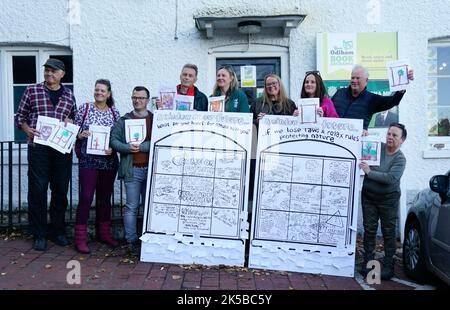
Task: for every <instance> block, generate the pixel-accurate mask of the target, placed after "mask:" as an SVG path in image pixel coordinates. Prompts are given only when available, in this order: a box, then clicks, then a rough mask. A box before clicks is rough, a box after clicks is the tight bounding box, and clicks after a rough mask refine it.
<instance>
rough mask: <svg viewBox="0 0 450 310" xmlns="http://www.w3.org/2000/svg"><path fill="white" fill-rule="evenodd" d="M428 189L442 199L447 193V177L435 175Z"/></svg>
mask: <svg viewBox="0 0 450 310" xmlns="http://www.w3.org/2000/svg"><path fill="white" fill-rule="evenodd" d="M430 188H431V190H432V191H433V192H436V193H438V194H439V195H440V196H441V198H443V199H444V197H445V196H447V195H448V192H449V176H448V175H435V176H433V177H431V179H430Z"/></svg>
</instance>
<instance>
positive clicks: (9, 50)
mask: <svg viewBox="0 0 450 310" xmlns="http://www.w3.org/2000/svg"><path fill="white" fill-rule="evenodd" d="M54 54H57V55H68V56H72V64H73V53H72V51H71V50H70V49H69V48H66V47H49V46H23V45H17V46H0V68H1V71H0V72H1V74H0V102H2V104H1V105H0V113H1V115H3V116H2V119H4V120H5V121H4V122H2V124H1V126H0V130H1V132H0V141H14V138H15V137H14V126H15V125H14V121H13V120H14V115H15V113H16V111H15V110H14V86H20V85H25V84H17V85H15V84H14V83H13V61H12V60H13V56H35V57H36V83H40V82H42V81H43V80H44V70H43V69H42V66H43V65H44V63H45V61H46V60H47V59H48V58H49V56H50V55H54ZM64 85H72V87H73V77H72V83H65V84H64Z"/></svg>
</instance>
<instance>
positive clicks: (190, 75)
mask: <svg viewBox="0 0 450 310" xmlns="http://www.w3.org/2000/svg"><path fill="white" fill-rule="evenodd" d="M197 75H198V68H197V66H196V65H194V64H185V65H184V66H183V69H181V74H180V82H181V83H180V84H179V85H177V94H179V95H184V96H194V110H196V111H208V98H207V97H206V95H205V94H204V93H202V92H201V91H199V90H198V88H197V87H195V86H194V84H195V82H197ZM156 106H157V107H158V109H160V108H161V106H162V103H161V100H160V99H159V98H158V99H156Z"/></svg>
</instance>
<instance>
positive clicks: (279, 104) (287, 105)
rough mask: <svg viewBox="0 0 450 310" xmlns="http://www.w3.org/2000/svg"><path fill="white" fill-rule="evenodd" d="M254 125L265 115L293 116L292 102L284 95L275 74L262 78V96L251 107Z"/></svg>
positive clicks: (294, 107)
mask: <svg viewBox="0 0 450 310" xmlns="http://www.w3.org/2000/svg"><path fill="white" fill-rule="evenodd" d="M250 111H251V112H252V113H253V121H254V123H255V125H257V124H258V123H259V120H260V119H261V118H263V117H264V115H266V114H273V115H294V112H295V111H296V106H295V103H294V101H292V100H291V99H289V98H288V97H287V95H286V90H285V88H284V85H283V82H282V81H281V79H280V77H279V76H278V75H276V74H269V75H267V76H266V77H265V78H264V91H263V95H262V96H261V97H260V98H258V99H257V100H256V101H255V102H254V103H253V104H252V106H251V108H250Z"/></svg>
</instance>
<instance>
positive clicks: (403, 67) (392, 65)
mask: <svg viewBox="0 0 450 310" xmlns="http://www.w3.org/2000/svg"><path fill="white" fill-rule="evenodd" d="M386 65H387V70H388V77H389V90H390V91H398V90H404V89H406V88H407V86H408V85H409V79H408V70H409V66H408V61H407V60H396V61H388V62H387V63H386Z"/></svg>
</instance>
